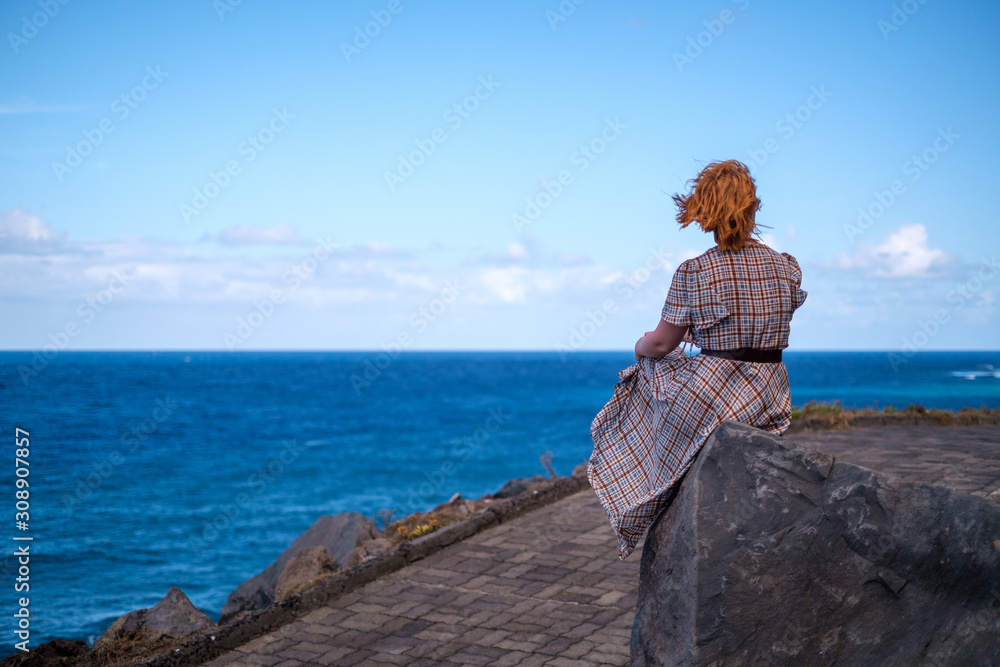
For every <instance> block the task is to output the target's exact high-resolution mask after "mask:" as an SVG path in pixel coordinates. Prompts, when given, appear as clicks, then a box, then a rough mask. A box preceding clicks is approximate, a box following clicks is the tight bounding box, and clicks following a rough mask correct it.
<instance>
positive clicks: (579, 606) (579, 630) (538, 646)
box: [206, 488, 641, 667]
mask: <svg viewBox="0 0 1000 667" xmlns="http://www.w3.org/2000/svg"><path fill="white" fill-rule="evenodd" d="M640 557H641V550H640V549H636V550H635V552H634V553H633V554H632V555H630V556H629V558H628V560H626V561H624V562H623V561H620V560H618V543H617V540H616V539H615V537H614V534H613V533H612V532H611V525H610V523H609V522H608V518H607V515H606V514H605V513H604V509H603V508H602V507H601V505H600V503H599V502H598V500H597V496H596V495H595V494H594V492H593V491H591V490H590V489H589V488H588V489H585V490H584V491H581V492H579V493H575V494H573V495H571V496H569V497H567V498H564V499H562V500H560V501H557V502H556V503H553V504H552V505H548V506H545V507H542V508H539V509H537V510H534V511H532V512H529V513H528V514H525V515H523V516H520V517H517V518H515V519H512V520H511V521H509V522H506V523H502V524H500V525H499V526H495V527H493V528H490V529H488V530H486V531H483V532H481V533H479V534H477V535H473V536H472V537H470V538H468V539H466V540H463V541H462V542H459V543H457V544H454V545H452V546H449V547H448V548H446V549H444V550H442V551H439V552H437V553H435V554H432V555H431V556H428V557H427V558H424V559H422V560H420V561H417V562H416V563H414V564H412V565H410V566H408V567H405V568H403V569H401V570H398V571H396V572H393V573H392V574H389V575H388V576H385V577H383V578H381V579H379V580H377V581H373V582H372V583H370V584H368V585H366V586H364V587H363V588H360V589H358V590H357V591H354V592H353V593H349V594H348V595H345V596H343V597H340V598H338V599H336V600H334V601H333V602H331V603H330V604H329V605H328V606H326V607H321V608H319V609H316V610H314V611H312V612H310V613H308V614H307V615H305V616H303V617H302V618H301V619H300V620H298V621H295V622H293V623H289V624H288V625H285V626H283V627H282V628H280V629H278V630H276V631H274V632H271V633H269V634H267V635H264V636H262V637H258V638H257V639H254V640H252V641H250V642H248V643H246V644H244V645H243V646H240V647H239V648H238V649H236V650H235V651H231V652H229V653H227V654H225V655H223V656H220V657H219V658H216V659H215V660H212V661H211V662H208V663H206V664H207V665H212V666H213V667H214V666H221V665H229V666H230V667H238V666H242V665H281V666H282V667H292V666H296V665H356V664H362V665H384V664H395V665H527V666H531V665H549V666H552V667H556V666H561V665H624V664H626V663H627V662H628V644H629V635H630V632H631V626H632V618H633V617H634V615H635V604H636V597H637V587H638V582H639V559H640Z"/></svg>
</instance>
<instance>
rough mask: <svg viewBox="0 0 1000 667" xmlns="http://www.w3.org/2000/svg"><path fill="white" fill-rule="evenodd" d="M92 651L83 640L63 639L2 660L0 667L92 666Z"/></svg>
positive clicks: (54, 640)
mask: <svg viewBox="0 0 1000 667" xmlns="http://www.w3.org/2000/svg"><path fill="white" fill-rule="evenodd" d="M90 664H91V650H90V647H89V646H87V643H86V642H85V641H83V640H82V639H63V638H61V637H57V638H56V639H53V640H52V641H48V642H45V643H44V644H39V645H38V646H34V647H31V650H29V651H28V652H27V653H25V652H23V651H17V652H16V653H15V654H14V655H11V656H8V657H6V658H4V659H3V660H0V667H75V666H76V665H90Z"/></svg>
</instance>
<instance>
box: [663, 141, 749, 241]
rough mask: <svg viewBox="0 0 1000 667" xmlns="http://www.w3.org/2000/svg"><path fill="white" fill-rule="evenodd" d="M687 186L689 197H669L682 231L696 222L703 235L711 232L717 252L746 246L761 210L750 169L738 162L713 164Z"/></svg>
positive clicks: (677, 195)
mask: <svg viewBox="0 0 1000 667" xmlns="http://www.w3.org/2000/svg"><path fill="white" fill-rule="evenodd" d="M688 183H689V184H691V191H690V192H689V193H688V194H686V195H680V194H676V195H673V197H672V199H673V200H674V202H675V203H676V204H677V208H678V210H677V222H679V223H680V225H681V227H687V226H688V225H690V224H691V223H692V222H697V223H698V224H699V225H701V228H702V229H703V230H705V231H706V232H714V233H715V242H716V243H718V244H719V250H739V249H740V248H742V247H743V246H744V245H746V243H747V241H749V240H750V235H751V234H753V231H754V228H755V226H756V225H755V214H756V213H757V211H758V209H760V199H758V198H757V187H756V185H755V183H754V180H753V177H752V176H751V175H750V169H748V168H747V166H746V165H745V164H743V163H742V162H740V161H738V160H725V161H724V162H712V163H711V164H709V165H708V166H706V167H705V168H704V169H702V170H701V173H700V174H698V176H697V177H695V178H694V179H692V180H690V181H688Z"/></svg>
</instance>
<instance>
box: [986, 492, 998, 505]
mask: <svg viewBox="0 0 1000 667" xmlns="http://www.w3.org/2000/svg"><path fill="white" fill-rule="evenodd" d="M986 500H992V501H993V502H995V503H1000V489H997V490H995V491H992V492H991V493H990V494H989V495H987V496H986Z"/></svg>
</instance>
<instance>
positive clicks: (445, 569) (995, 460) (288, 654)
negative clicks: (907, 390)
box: [206, 427, 1000, 667]
mask: <svg viewBox="0 0 1000 667" xmlns="http://www.w3.org/2000/svg"><path fill="white" fill-rule="evenodd" d="M788 437H789V439H790V440H794V441H796V442H798V443H799V444H802V445H804V446H807V447H814V448H816V449H820V450H822V451H826V452H828V453H831V454H834V455H836V456H838V457H841V458H843V459H844V460H845V461H848V462H850V463H856V464H858V465H863V466H865V467H868V468H872V469H875V470H879V471H882V472H886V473H890V474H896V475H901V476H903V477H905V478H907V479H911V480H913V481H918V482H924V483H940V484H944V485H946V486H949V487H952V488H956V489H959V490H962V491H965V492H969V493H975V494H977V495H984V494H986V493H989V492H990V491H992V490H994V489H996V488H998V487H1000V428H994V427H962V428H946V427H941V428H933V427H912V428H911V427H887V428H874V429H853V430H849V431H837V432H823V433H810V434H796V435H792V436H788ZM641 544H642V543H641V542H640V548H637V549H636V551H635V552H634V553H633V554H632V555H631V556H629V558H628V560H627V561H625V562H622V561H619V560H618V558H617V544H616V541H615V539H614V536H613V534H612V532H611V527H610V525H609V524H608V520H607V516H606V515H605V513H604V510H603V509H602V508H601V506H600V504H599V503H598V502H597V498H596V496H595V495H594V494H593V492H592V491H590V490H589V489H587V490H585V491H582V492H580V493H576V494H574V495H572V496H569V497H567V498H564V499H563V500H560V501H558V502H556V503H554V504H552V505H549V506H546V507H543V508H540V509H538V510H535V511H533V512H529V513H528V514H525V515H522V516H520V517H517V518H515V519H513V520H511V521H509V522H507V523H503V524H501V525H499V526H496V527H494V528H491V529H489V530H486V531H484V532H482V533H479V534H477V535H474V536H473V537H470V538H468V539H466V540H464V541H462V542H459V543H457V544H454V545H452V546H449V547H447V548H446V549H444V550H442V551H440V552H438V553H436V554H433V555H431V556H429V557H427V558H425V559H423V560H420V561H417V562H416V563H414V564H412V565H410V566H409V567H406V568H403V569H402V570H399V571H397V572H394V573H392V574H390V575H388V576H386V577H384V578H382V579H379V580H377V581H374V582H372V583H370V584H368V585H367V586H364V587H363V588H361V589H359V590H357V591H354V592H353V593H350V594H348V595H345V596H343V597H341V598H338V599H337V600H334V601H333V602H331V603H330V604H329V605H327V606H325V607H321V608H319V609H316V610H314V611H312V612H310V613H309V614H307V615H306V616H304V617H303V618H302V619H300V620H298V621H295V622H293V623H289V624H288V625H285V626H283V627H282V628H280V629H279V630H276V631H274V632H272V633H270V634H267V635H264V636H262V637H259V638H257V639H254V640H253V641H250V642H248V643H246V644H244V645H243V646H240V647H239V648H238V649H236V650H234V651H231V652H229V653H227V654H225V655H223V656H221V657H219V658H216V659H215V660H213V661H211V662H208V663H206V664H207V665H211V666H213V667H221V666H222V665H230V666H231V667H242V666H244V665H279V666H281V667H297V666H299V665H357V664H360V665H385V664H397V665H527V666H532V665H549V666H552V667H559V666H562V665H595V664H598V665H599V664H607V665H624V664H626V663H627V661H628V644H629V634H630V628H631V625H632V619H633V616H634V609H635V603H636V596H637V585H638V579H639V560H640V558H641Z"/></svg>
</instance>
